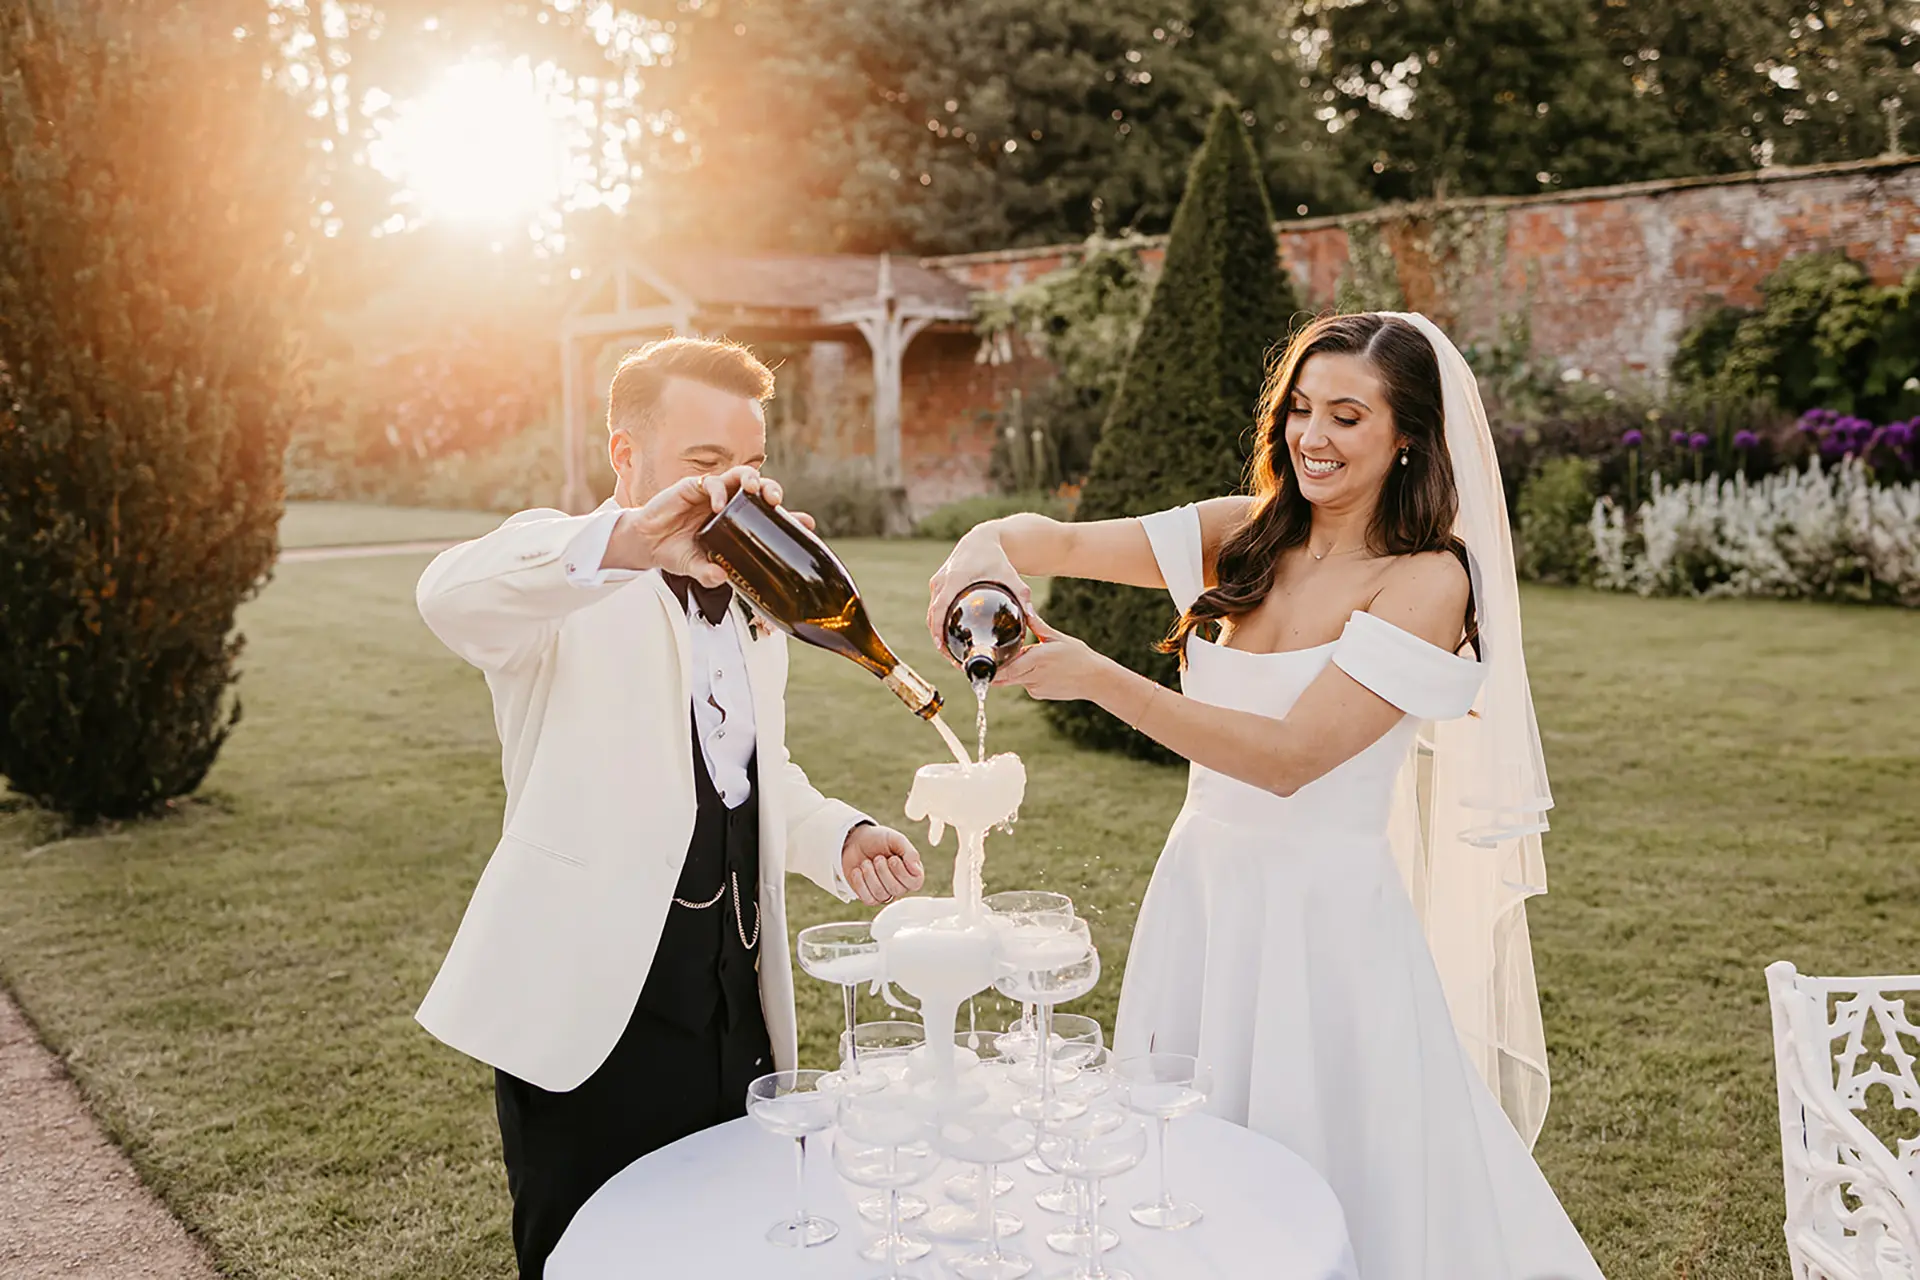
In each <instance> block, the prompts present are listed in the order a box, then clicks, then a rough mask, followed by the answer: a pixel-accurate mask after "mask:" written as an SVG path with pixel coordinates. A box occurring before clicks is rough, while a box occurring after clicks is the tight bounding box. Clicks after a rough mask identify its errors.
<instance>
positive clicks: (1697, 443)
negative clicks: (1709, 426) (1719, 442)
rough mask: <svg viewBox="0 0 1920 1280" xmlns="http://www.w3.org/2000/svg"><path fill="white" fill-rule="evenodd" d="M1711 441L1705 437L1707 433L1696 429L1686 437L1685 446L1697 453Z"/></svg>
mask: <svg viewBox="0 0 1920 1280" xmlns="http://www.w3.org/2000/svg"><path fill="white" fill-rule="evenodd" d="M1711 443H1712V441H1710V440H1708V439H1707V433H1706V432H1704V431H1696V432H1694V433H1693V434H1692V435H1691V436H1689V437H1687V448H1689V449H1692V450H1693V451H1694V452H1695V453H1698V452H1699V451H1700V450H1702V449H1704V448H1706V447H1707V446H1708V445H1709V444H1711Z"/></svg>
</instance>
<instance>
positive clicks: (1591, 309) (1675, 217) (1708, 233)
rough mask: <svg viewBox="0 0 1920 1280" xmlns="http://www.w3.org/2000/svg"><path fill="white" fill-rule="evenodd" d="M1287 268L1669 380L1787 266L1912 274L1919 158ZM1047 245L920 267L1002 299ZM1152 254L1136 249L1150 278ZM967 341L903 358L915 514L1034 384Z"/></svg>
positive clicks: (1607, 205) (1286, 231) (1559, 208)
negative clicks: (1360, 274)
mask: <svg viewBox="0 0 1920 1280" xmlns="http://www.w3.org/2000/svg"><path fill="white" fill-rule="evenodd" d="M1275 231H1276V232H1277V234H1278V237H1279V241H1280V254H1281V257H1282V258H1283V259H1284V260H1285V262H1286V264H1287V267H1288V268H1289V270H1291V271H1292V273H1293V275H1294V278H1295V280H1296V281H1298V283H1299V285H1300V288H1301V291H1302V293H1303V294H1304V295H1305V297H1306V298H1307V300H1308V302H1309V304H1310V305H1311V306H1313V307H1315V308H1316V309H1317V308H1322V307H1326V306H1329V305H1331V303H1332V302H1333V299H1334V295H1335V291H1336V289H1337V288H1338V287H1339V283H1340V280H1341V278H1342V277H1343V276H1344V275H1346V274H1347V273H1348V272H1349V271H1350V270H1351V269H1352V268H1353V259H1354V257H1355V254H1356V252H1358V253H1359V254H1360V255H1361V256H1362V257H1365V255H1367V254H1369V253H1371V254H1374V255H1376V257H1375V258H1374V261H1376V262H1380V261H1384V262H1385V263H1386V266H1385V270H1387V271H1388V272H1390V273H1391V274H1392V276H1393V278H1395V279H1396V281H1397V283H1398V285H1399V289H1400V292H1401V294H1402V296H1403V297H1404V298H1405V300H1406V305H1407V306H1408V307H1409V308H1411V309H1414V310H1419V311H1424V312H1426V313H1427V314H1428V315H1431V316H1432V317H1434V319H1435V320H1436V321H1437V322H1439V323H1440V324H1441V325H1443V326H1444V327H1446V328H1448V329H1449V331H1450V332H1451V333H1453V334H1454V336H1455V337H1456V339H1458V340H1460V341H1462V342H1465V341H1470V340H1472V339H1474V338H1476V337H1486V336H1490V335H1491V334H1493V333H1494V332H1496V331H1497V327H1498V325H1499V324H1500V322H1501V320H1502V319H1503V318H1506V317H1512V316H1516V315H1524V316H1525V317H1526V319H1527V321H1528V322H1529V324H1530V326H1531V330H1532V335H1533V343H1534V348H1535V350H1536V352H1538V353H1539V354H1542V355H1546V356H1551V357H1553V358H1556V359H1558V360H1560V361H1562V362H1563V363H1564V364H1567V365H1570V366H1576V367H1579V368H1581V369H1583V370H1585V371H1587V372H1589V373H1592V374H1597V375H1598V376H1600V377H1602V378H1606V379H1610V380H1623V379H1631V378H1644V379H1648V380H1654V381H1657V380H1659V379H1660V378H1662V377H1663V376H1664V374H1665V370H1666V366H1667V362H1668V360H1669V359H1670V358H1671V356H1672V354H1673V349H1674V344H1675V342H1676V341H1677V340H1678V338H1679V336H1680V334H1681V332H1682V331H1683V330H1684V329H1685V328H1686V326H1687V324H1688V323H1689V322H1690V321H1691V320H1692V319H1693V318H1694V317H1695V316H1696V315H1697V314H1698V313H1699V312H1700V311H1701V310H1702V309H1703V308H1705V307H1707V306H1710V305H1714V304H1716V303H1718V302H1721V301H1725V302H1731V303H1734V304H1737V305H1742V306H1750V305H1753V304H1754V303H1756V302H1758V301H1759V284H1760V281H1761V280H1762V279H1764V278H1765V277H1766V275H1767V273H1768V272H1770V271H1772V270H1773V269H1774V268H1775V267H1776V266H1778V265H1779V264H1780V263H1781V261H1782V260H1784V259H1786V258H1788V257H1792V256H1794V255H1796V254H1800V253H1806V252H1810V251H1813V250H1816V249H1844V250H1846V251H1847V252H1848V253H1849V254H1851V255H1852V256H1853V257H1854V258H1855V259H1856V260H1858V261H1859V262H1861V263H1862V264H1863V265H1865V266H1866V267H1867V269H1868V270H1869V271H1870V272H1872V274H1873V277H1874V279H1875V280H1877V281H1880V282H1883V283H1884V282H1890V281H1893V280H1896V279H1898V278H1900V277H1901V276H1902V275H1904V274H1905V273H1906V272H1907V271H1908V270H1910V269H1911V268H1913V267H1914V266H1916V265H1920V159H1903V160H1877V161H1860V162H1855V163H1850V164H1842V165H1831V166H1823V167H1818V168H1808V169H1792V170H1788V169H1782V170H1774V171H1769V172H1766V173H1756V174H1741V175H1735V176H1729V177H1720V178H1704V179H1681V180H1677V181H1668V182H1651V183H1638V184H1634V185H1631V186H1622V187H1607V188H1597V189H1593V190H1588V191H1568V192H1556V193H1553V194H1550V195H1544V196H1539V197H1507V198H1498V199H1483V200H1463V201H1454V202H1450V203H1447V204H1444V205H1437V206H1421V207H1395V208H1387V209H1378V210H1370V211H1368V212H1366V213H1361V214H1353V215H1347V216H1343V217H1337V218H1313V219H1303V220H1300V221H1297V222H1283V223H1280V224H1278V226H1276V228H1275ZM1074 253H1075V247H1074V246H1071V245H1062V246H1051V247H1046V248H1038V249H1021V250H1009V251H1004V252H997V253H982V254H968V255H963V256H959V257H949V258H936V259H930V260H929V261H928V263H927V265H929V266H932V267H935V268H937V269H939V270H943V271H945V272H947V273H949V274H950V275H953V276H955V277H957V278H959V279H961V280H963V281H965V282H966V283H967V284H969V285H970V286H972V287H973V288H974V289H976V290H979V291H983V292H999V291H1003V290H1006V289H1010V288H1013V287H1016V286H1018V285H1020V284H1022V283H1025V282H1027V281H1030V280H1034V279H1037V278H1039V277H1040V276H1043V275H1045V274H1047V273H1048V272H1050V271H1054V270H1057V269H1059V268H1060V267H1061V266H1063V265H1065V264H1066V263H1068V262H1069V261H1071V260H1072V258H1073V256H1074ZM1161 254H1162V249H1161V247H1160V246H1159V245H1158V244H1157V243H1155V242H1152V241H1149V242H1146V244H1145V246H1144V247H1143V250H1142V256H1143V258H1144V259H1145V260H1146V261H1147V262H1148V264H1149V265H1150V266H1157V265H1158V261H1157V260H1158V259H1159V257H1160V256H1161ZM976 349H977V344H976V343H975V342H974V341H973V339H972V338H971V337H969V336H967V335H964V334H928V335H925V336H923V337H922V338H920V339H919V340H918V341H917V342H915V344H914V346H913V347H912V348H911V350H910V351H909V353H908V358H907V370H906V387H905V391H904V395H905V404H904V406H903V413H902V417H903V431H904V438H903V441H902V449H903V461H904V463H905V467H906V471H907V480H908V488H909V493H910V495H911V496H912V499H913V504H914V506H915V508H916V509H917V510H925V509H927V508H929V507H931V506H934V505H937V504H938V503H939V502H942V501H946V500H948V499H949V498H952V497H956V496H962V495H964V494H967V493H975V492H983V491H984V490H985V488H986V463H987V458H988V456H989V454H990V452H991V449H992V432H993V429H994V421H993V415H994V414H995V413H996V412H997V411H999V410H1000V409H1002V408H1003V407H1004V405H1005V402H1006V398H1007V393H1008V392H1009V391H1010V390H1011V389H1012V388H1013V387H1015V386H1028V387H1031V386H1033V385H1034V384H1035V383H1037V382H1038V381H1040V380H1041V379H1043V378H1044V376H1045V375H1044V370H1041V369H1035V368H1033V367H1031V366H1023V367H1013V368H1003V367H995V366H991V365H980V364H976V363H975V362H974V354H975V351H976Z"/></svg>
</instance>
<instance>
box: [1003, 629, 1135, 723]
mask: <svg viewBox="0 0 1920 1280" xmlns="http://www.w3.org/2000/svg"><path fill="white" fill-rule="evenodd" d="M1027 617H1028V619H1029V620H1030V621H1031V622H1032V623H1033V631H1034V634H1035V635H1037V636H1039V637H1040V643H1038V644H1032V645H1028V646H1027V647H1026V648H1025V649H1022V650H1021V651H1020V652H1019V654H1017V655H1016V656H1015V657H1013V658H1012V659H1011V660H1009V661H1008V662H1007V664H1006V665H1005V666H1003V667H1001V668H1000V671H999V673H998V674H997V675H995V676H994V678H993V682H994V683H995V684H1015V685H1019V686H1020V687H1021V688H1022V689H1025V690H1026V691H1027V694H1028V696H1030V697H1034V698H1039V699H1040V700H1041V701H1043V702H1073V701H1094V700H1096V695H1097V693H1098V691H1099V688H1100V683H1101V680H1102V678H1103V677H1104V676H1106V675H1107V674H1109V673H1110V672H1111V671H1112V670H1113V668H1114V662H1113V659H1111V658H1108V657H1106V656H1105V655H1104V654H1100V653H1096V652H1094V650H1092V649H1090V648H1088V647H1087V645H1086V643H1085V642H1084V641H1080V640H1076V639H1074V638H1073V637H1072V636H1070V635H1067V634H1066V633H1065V632H1061V631H1056V630H1054V629H1053V628H1052V627H1051V626H1049V625H1048V624H1047V623H1046V622H1045V621H1044V620H1043V619H1042V618H1041V617H1040V616H1039V615H1038V614H1036V613H1032V612H1029V613H1028V614H1027Z"/></svg>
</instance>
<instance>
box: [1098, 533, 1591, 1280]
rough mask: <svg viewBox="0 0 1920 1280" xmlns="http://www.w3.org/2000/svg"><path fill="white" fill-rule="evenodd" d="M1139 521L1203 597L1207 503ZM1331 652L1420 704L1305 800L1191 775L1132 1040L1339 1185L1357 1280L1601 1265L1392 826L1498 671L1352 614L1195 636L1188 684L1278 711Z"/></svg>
mask: <svg viewBox="0 0 1920 1280" xmlns="http://www.w3.org/2000/svg"><path fill="white" fill-rule="evenodd" d="M1143 523H1144V524H1145V526H1146V528H1147V532H1148V536H1149V538H1150V539H1151V541H1152V544H1153V550H1154V555H1155V557H1156V558H1157V559H1158V561H1159V564H1160V569H1161V572H1162V575H1163V577H1164V578H1165V580H1166V582H1167V584H1168V588H1169V590H1170V592H1171V594H1172V595H1173V598H1174V603H1175V604H1176V605H1177V606H1178V607H1179V608H1181V609H1183V610H1184V609H1185V608H1186V607H1187V606H1188V605H1189V604H1191V603H1192V602H1193V600H1194V598H1195V597H1196V596H1198V595H1199V593H1200V591H1201V590H1202V585H1203V578H1202V567H1201V545H1200V523H1199V517H1198V514H1197V512H1196V510H1195V509H1194V508H1192V507H1182V508H1178V509H1176V510H1173V511H1166V512H1162V513H1160V514H1158V515H1154V516H1148V517H1146V518H1145V520H1144V521H1143ZM1329 662H1331V663H1334V664H1335V665H1337V666H1338V667H1339V668H1340V669H1341V670H1342V671H1344V672H1346V673H1347V674H1348V675H1350V676H1352V677H1353V678H1354V679H1355V680H1358V681H1359V682H1360V683H1361V684H1363V685H1365V686H1367V687H1368V688H1369V689H1371V690H1373V691H1374V692H1375V693H1377V694H1379V695H1380V696H1381V697H1383V698H1385V699H1386V700H1387V701H1388V702H1390V703H1392V704H1393V705H1394V706H1396V707H1399V708H1401V709H1402V710H1404V711H1405V712H1406V713H1407V715H1406V717H1405V718H1404V719H1402V720H1401V721H1400V722H1399V724H1397V725H1396V726H1394V728H1393V729H1392V730H1390V731H1389V732H1388V733H1387V734H1386V736H1385V737H1383V738H1381V739H1380V740H1379V741H1378V742H1376V743H1374V744H1373V745H1372V746H1370V747H1368V748H1367V749H1366V750H1364V751H1362V752H1361V753H1360V754H1359V755H1357V756H1355V757H1354V758H1353V759H1351V760H1349V761H1347V762H1346V763H1345V764H1343V765H1341V766H1339V767H1338V768H1336V769H1334V770H1333V771H1332V772H1331V773H1328V774H1327V775H1326V776H1325V777H1322V778H1320V779H1318V780H1317V781H1315V782H1312V783H1310V784H1308V785H1307V786H1304V787H1302V788H1301V789H1300V790H1299V791H1298V792H1296V793H1295V794H1294V795H1292V796H1289V797H1282V796H1277V795H1274V794H1271V793H1269V792H1266V791H1262V790H1259V789H1258V788H1255V787H1251V786H1248V785H1246V784H1244V783H1241V782H1237V781H1235V780H1234V779H1232V778H1229V777H1226V776H1224V775H1222V774H1219V773H1215V772H1213V771H1212V770H1210V769H1205V768H1202V767H1201V766H1199V765H1197V764H1196V765H1194V766H1193V767H1192V773H1191V777H1190V781H1189V783H1188V788H1187V801H1186V805H1185V807H1184V808H1182V809H1181V811H1180V816H1179V817H1178V819H1176V820H1175V822H1174V825H1173V830H1172V831H1171V832H1170V833H1169V835H1168V837H1167V843H1166V847H1165V849H1164V850H1163V851H1162V853H1161V855H1160V860H1159V863H1158V864H1157V865H1156V866H1155V868H1154V872H1153V881H1152V884H1151V885H1150V886H1149V887H1148V889H1147V894H1146V898H1145V900H1144V901H1143V902H1142V904H1141V908H1140V918H1139V922H1138V924H1137V926H1136V927H1135V930H1134V936H1133V946H1132V950H1131V952H1130V953H1129V955H1128V958H1127V968H1126V976H1125V980H1124V982H1123V984H1122V990H1121V995H1120V1012H1119V1017H1118V1021H1117V1024H1116V1027H1115V1035H1114V1044H1115V1051H1116V1053H1118V1054H1122V1055H1125V1054H1137V1053H1145V1052H1148V1051H1150V1050H1157V1051H1160V1052H1175V1053H1188V1054H1195V1055H1198V1057H1199V1058H1200V1059H1201V1061H1203V1062H1204V1063H1207V1064H1209V1065H1210V1066H1211V1067H1212V1069H1213V1073H1214V1088H1213V1095H1212V1098H1211V1100H1210V1102H1209V1104H1208V1109H1209V1110H1210V1111H1212V1112H1213V1113H1214V1114H1216V1115H1218V1116H1221V1117H1223V1118H1225V1119H1227V1120H1231V1121H1234V1122H1236V1123H1239V1124H1244V1125H1246V1126H1248V1127H1249V1128H1251V1129H1253V1130H1255V1131H1257V1132H1259V1133H1262V1134H1265V1135H1267V1136H1268V1137H1271V1138H1273V1139H1275V1140H1276V1141H1278V1142H1281V1143H1283V1144H1285V1145H1286V1146H1287V1147H1289V1148H1291V1149H1292V1150H1293V1151H1295V1152H1296V1153H1298V1154H1299V1155H1300V1156H1302V1157H1303V1158H1305V1159H1306V1160H1307V1161H1308V1162H1309V1163H1310V1164H1312V1165H1313V1167H1314V1168H1315V1169H1317V1170H1319V1172H1320V1174H1321V1175H1322V1176H1323V1177H1325V1178H1326V1180H1327V1181H1328V1183H1329V1184H1331V1185H1332V1187H1333V1189H1334V1192H1335V1194H1336V1195H1337V1196H1338V1197H1339V1199H1340V1203H1341V1205H1342V1207H1343V1208H1344V1210H1345V1213H1346V1218H1347V1228H1348V1232H1349V1234H1350V1236H1351V1238H1352V1240H1353V1246H1354V1254H1355V1257H1356V1259H1357V1261H1358V1264H1359V1271H1360V1280H1549V1278H1551V1280H1576V1278H1577V1280H1590V1278H1596V1277H1598V1276H1599V1275H1600V1271H1599V1268H1598V1267H1597V1266H1596V1265H1595V1263H1594V1261H1593V1257H1592V1255H1591V1254H1589V1253H1588V1251H1587V1249H1586V1246H1585V1245H1584V1244H1583V1243H1582V1242H1581V1240H1580V1237H1579V1234H1578V1233H1577V1232H1576V1231H1575V1230H1574V1228H1573V1224H1572V1223H1571V1222H1570V1221H1569V1220H1568V1218H1567V1215H1566V1213H1565V1211H1564V1210H1563V1209H1561V1207H1560V1203H1559V1201H1558V1200H1557V1199H1556V1198H1555V1197H1554V1194H1553V1190H1552V1188H1550V1187H1549V1186H1548V1185H1547V1182H1546V1179H1545V1177H1543V1176H1542V1175H1541V1173H1540V1170H1539V1168H1538V1167H1537V1166H1536V1165H1535V1164H1534V1162H1533V1159H1532V1157H1531V1156H1530V1155H1529V1153H1528V1151H1527V1147H1526V1145H1525V1143H1523V1142H1522V1140H1521V1138H1520V1136H1519V1134H1518V1133H1516V1132H1515V1130H1514V1128H1513V1125H1512V1123H1511V1122H1510V1121H1509V1120H1508V1119H1507V1116H1506V1115H1505V1113H1503V1112H1502V1110H1501V1108H1500V1105H1499V1103H1498V1102H1496V1101H1495V1099H1494V1096H1493V1094H1492V1093H1491V1092H1489V1090H1488V1088H1487V1086H1486V1084H1485V1083H1484V1082H1483V1081H1482V1079H1481V1077H1480V1075H1479V1074H1478V1073H1477V1072H1476V1071H1475V1070H1474V1068H1473V1066H1472V1064H1471V1063H1470V1062H1469V1060H1468V1058H1467V1056H1466V1054H1465V1053H1464V1052H1463V1051H1462V1049H1461V1044H1460V1041H1459V1038H1458V1036H1457V1035H1456V1033H1455V1030H1454V1025H1453V1022H1452V1020H1451V1019H1450V1017H1449V1014H1448V1008H1447V1000H1446V996H1445V994H1444V993H1443V990H1442V986H1441V981H1440V977H1439V975H1438V973H1437V972H1436V970H1435V967H1434V962H1433V959H1432V956H1431V955H1430V953H1429V952H1428V949H1427V943H1426V940H1425V938H1424V937H1423V935H1422V931H1421V927H1420V923H1419V920H1418V919H1417V917H1416V915H1415V912H1414V909H1413V904H1412V901H1411V900H1410V899H1409V897H1408V894H1407V890H1406V889H1405V887H1404V886H1403V884H1402V880H1401V875H1400V872H1399V870H1398V868H1397V866H1396V864H1395V861H1394V857H1393V853H1392V850H1391V847H1390V843H1389V840H1388V835H1387V825H1388V819H1389V814H1390V811H1391V808H1392V801H1393V791H1394V786H1395V781H1396V778H1397V777H1398V776H1399V774H1400V770H1401V766H1402V764H1403V763H1404V762H1405V761H1406V759H1407V755H1408V753H1409V752H1410V751H1411V750H1412V749H1413V746H1414V735H1415V732H1416V731H1417V729H1418V726H1419V724H1420V722H1421V721H1423V720H1446V719H1451V718H1453V717H1457V716H1461V715H1464V714H1465V713H1466V711H1467V710H1468V708H1469V707H1471V706H1472V705H1473V702H1474V697H1475V694H1476V693H1477V691H1478V689H1479V686H1480V683H1481V679H1482V670H1481V665H1480V663H1478V662H1476V661H1474V660H1473V659H1472V658H1470V657H1462V656H1456V655H1454V654H1451V653H1447V652H1445V651H1444V650H1441V649H1439V648H1437V647H1435V646H1433V645H1431V644H1428V643H1427V642H1425V641H1424V640H1421V639H1419V638H1417V637H1415V636H1413V635H1410V634H1409V633H1407V632H1405V631H1403V630H1401V629H1400V628H1398V627H1395V626H1393V625H1392V624H1391V623H1388V622H1385V621H1382V620H1381V619H1379V618H1377V617H1375V616H1373V615H1372V614H1368V613H1359V612H1356V613H1355V614H1354V615H1353V616H1352V618H1351V619H1349V621H1348V622H1347V625H1346V628H1345V630H1344V631H1343V632H1342V634H1341V637H1340V639H1339V640H1337V641H1335V642H1333V643H1331V644H1324V645H1319V646H1317V647H1315V648H1312V649H1301V650H1295V651H1289V652H1283V653H1249V652H1242V651H1239V650H1235V649H1228V648H1225V647H1223V646H1220V645H1216V644H1211V643H1209V642H1207V641H1205V640H1203V639H1200V638H1198V637H1195V638H1193V639H1191V640H1190V641H1189V642H1188V645H1187V667H1186V671H1185V673H1184V676H1183V678H1182V684H1183V687H1184V690H1185V692H1186V694H1187V695H1188V696H1189V697H1192V698H1195V699H1197V700H1199V701H1201V702H1206V703H1211V704H1214V705H1216V706H1225V707H1234V708H1237V709H1240V710H1244V711H1253V712H1258V713H1260V714H1262V715H1269V716H1275V717H1278V716H1282V715H1285V714H1286V712H1287V710H1288V708H1289V707H1291V706H1292V705H1293V702H1294V700H1295V699H1296V698H1297V697H1299V695H1300V694H1301V692H1302V691H1303V690H1305V689H1306V687H1307V686H1308V685H1309V684H1310V683H1312V681H1313V680H1314V678H1315V677H1316V676H1318V675H1319V674H1320V673H1321V671H1323V670H1324V669H1325V668H1326V666H1327V664H1328V663H1329Z"/></svg>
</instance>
